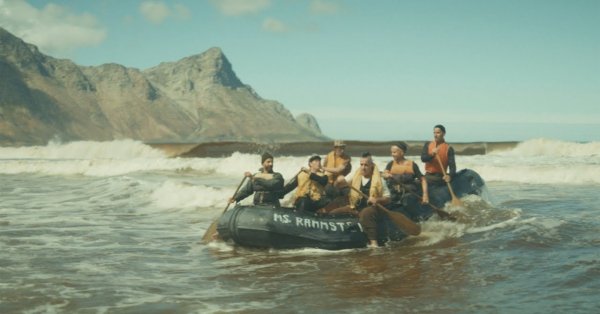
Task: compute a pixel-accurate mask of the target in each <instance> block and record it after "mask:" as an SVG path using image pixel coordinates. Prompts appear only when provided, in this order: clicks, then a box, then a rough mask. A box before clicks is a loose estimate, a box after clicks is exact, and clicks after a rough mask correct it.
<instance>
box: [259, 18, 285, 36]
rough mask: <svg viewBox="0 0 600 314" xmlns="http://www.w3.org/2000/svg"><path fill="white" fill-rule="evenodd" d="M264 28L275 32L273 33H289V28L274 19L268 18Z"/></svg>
mask: <svg viewBox="0 0 600 314" xmlns="http://www.w3.org/2000/svg"><path fill="white" fill-rule="evenodd" d="M262 28H263V29H264V30H265V31H268V32H273V33H285V32H287V31H288V27H287V26H286V25H285V23H283V22H282V21H280V20H277V19H274V18H271V17H269V18H266V19H265V20H264V21H263V24H262Z"/></svg>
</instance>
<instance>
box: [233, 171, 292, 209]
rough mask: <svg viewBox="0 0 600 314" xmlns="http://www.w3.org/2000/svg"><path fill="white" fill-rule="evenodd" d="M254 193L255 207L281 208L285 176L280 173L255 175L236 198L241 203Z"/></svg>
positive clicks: (259, 173)
mask: <svg viewBox="0 0 600 314" xmlns="http://www.w3.org/2000/svg"><path fill="white" fill-rule="evenodd" d="M252 193H254V200H253V203H254V205H261V204H262V205H264V204H266V205H274V206H279V199H280V198H282V197H283V176H282V175H281V174H280V173H279V172H271V173H262V172H258V173H255V174H254V175H253V176H252V178H251V179H250V180H249V181H248V183H246V185H244V187H243V188H242V189H240V190H239V191H238V192H237V193H236V194H235V196H234V199H235V201H236V202H239V201H241V200H243V199H245V198H246V197H248V196H250V195H251V194H252Z"/></svg>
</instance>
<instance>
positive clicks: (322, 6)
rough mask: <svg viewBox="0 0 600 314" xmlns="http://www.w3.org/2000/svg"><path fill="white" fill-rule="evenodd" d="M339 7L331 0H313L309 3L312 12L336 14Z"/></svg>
mask: <svg viewBox="0 0 600 314" xmlns="http://www.w3.org/2000/svg"><path fill="white" fill-rule="evenodd" d="M340 9H341V7H340V5H339V4H337V3H334V2H331V1H325V0H313V1H312V2H311V3H310V12H312V13H313V14H336V13H338V12H339V11H340Z"/></svg>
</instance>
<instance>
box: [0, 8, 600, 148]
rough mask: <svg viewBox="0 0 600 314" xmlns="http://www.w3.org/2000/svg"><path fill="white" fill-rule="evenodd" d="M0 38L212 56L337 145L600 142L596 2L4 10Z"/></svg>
mask: <svg viewBox="0 0 600 314" xmlns="http://www.w3.org/2000/svg"><path fill="white" fill-rule="evenodd" d="M0 26H1V27H3V28H5V29H7V30H8V31H10V32H12V33H13V34H15V35H16V36H19V37H21V38H22V39H23V40H25V41H26V42H29V43H33V44H35V45H37V46H38V48H39V49H40V51H42V52H43V53H45V54H48V55H51V56H53V57H57V58H67V59H71V60H72V61H73V62H75V63H77V64H79V65H86V66H97V65H100V64H104V63H118V64H122V65H124V66H127V67H135V68H139V69H146V68H150V67H153V66H156V65H158V64H160V63H161V62H172V61H177V60H179V59H182V58H184V57H187V56H191V55H195V54H200V53H202V52H204V51H206V50H207V49H209V48H211V47H219V48H221V49H222V51H223V52H224V54H225V55H226V57H227V58H228V59H229V61H230V62H231V63H232V65H233V70H234V71H235V72H236V74H237V76H238V77H239V78H240V79H241V80H242V82H244V83H245V84H248V85H250V86H252V88H253V89H254V90H255V91H256V92H257V93H258V94H259V95H260V96H261V97H262V98H265V99H271V100H276V101H279V102H281V103H282V104H283V105H284V106H285V107H286V108H287V109H289V110H290V111H291V112H292V114H294V115H297V114H300V113H304V112H307V113H311V114H312V115H314V116H315V117H316V118H317V121H318V122H319V125H320V127H321V130H322V131H323V133H324V134H325V135H327V136H329V137H331V138H337V139H345V140H373V141H379V140H422V139H430V138H432V132H433V126H434V125H436V124H443V125H445V127H446V130H447V134H446V139H447V140H448V141H449V142H472V141H522V140H527V139H532V138H542V137H543V138H550V139H558V140H565V141H582V142H585V141H599V140H600V1H597V0H564V1H563V0H487V1H482V0H422V1H417V0H412V1H407V0H378V1H363V0H179V1H166V0H162V1H161V0H153V1H142V0H128V1H122V0H96V1H91V0H90V1H86V0H81V1H75V0H55V1H40V0H0Z"/></svg>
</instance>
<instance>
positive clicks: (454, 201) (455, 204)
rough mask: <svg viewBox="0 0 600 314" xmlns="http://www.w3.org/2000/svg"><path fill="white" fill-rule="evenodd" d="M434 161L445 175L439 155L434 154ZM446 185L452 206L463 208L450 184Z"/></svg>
mask: <svg viewBox="0 0 600 314" xmlns="http://www.w3.org/2000/svg"><path fill="white" fill-rule="evenodd" d="M435 159H437V161H438V163H439V164H440V168H441V169H442V171H443V172H444V174H446V169H445V168H444V165H443V164H442V160H441V159H440V155H438V154H435ZM446 185H447V186H448V191H450V196H452V205H454V206H463V207H464V205H463V202H462V201H461V200H460V199H458V197H456V194H454V190H452V185H451V184H450V182H446Z"/></svg>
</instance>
